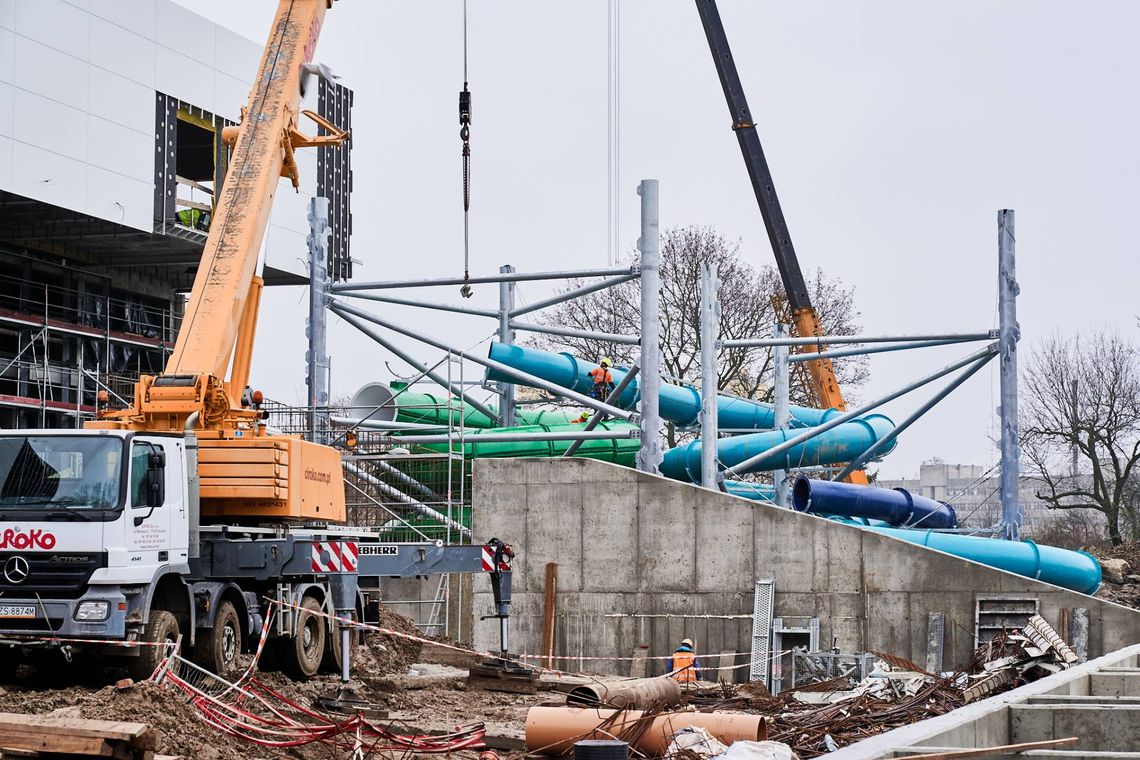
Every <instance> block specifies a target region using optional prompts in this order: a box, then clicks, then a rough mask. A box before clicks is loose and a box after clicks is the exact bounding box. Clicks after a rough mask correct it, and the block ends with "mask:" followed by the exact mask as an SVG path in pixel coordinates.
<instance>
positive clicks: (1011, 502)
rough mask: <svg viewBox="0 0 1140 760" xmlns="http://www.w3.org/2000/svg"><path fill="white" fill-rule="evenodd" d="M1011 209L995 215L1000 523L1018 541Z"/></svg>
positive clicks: (1018, 333) (1015, 288)
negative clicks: (999, 388) (999, 381)
mask: <svg viewBox="0 0 1140 760" xmlns="http://www.w3.org/2000/svg"><path fill="white" fill-rule="evenodd" d="M1013 221H1014V220H1013V210H1012V209H1002V210H1001V211H999V212H998V352H999V354H998V355H999V362H1000V365H999V366H1000V368H1001V372H1000V380H1001V408H1000V410H999V415H1000V418H1001V522H1002V537H1003V538H1006V539H1009V540H1010V541H1017V540H1019V539H1020V534H1021V521H1022V511H1021V504H1020V503H1019V501H1018V494H1017V486H1018V475H1019V474H1020V467H1019V460H1020V459H1021V449H1020V447H1019V446H1018V444H1017V341H1018V339H1019V338H1020V337H1021V328H1020V327H1019V326H1018V324H1017V294H1018V293H1019V292H1020V291H1021V288H1020V287H1019V286H1018V284H1017V270H1016V267H1015V256H1014V246H1015V244H1016V242H1017V238H1016V236H1015V234H1014V224H1013Z"/></svg>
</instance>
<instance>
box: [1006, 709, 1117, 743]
mask: <svg viewBox="0 0 1140 760" xmlns="http://www.w3.org/2000/svg"><path fill="white" fill-rule="evenodd" d="M1010 727H1011V730H1010V734H1011V736H1010V741H1012V742H1029V741H1039V740H1041V739H1062V738H1065V737H1067V736H1077V737H1080V741H1079V742H1078V743H1077V744H1076V745H1074V746H1073V747H1071V749H1083V750H1095V751H1098V752H1127V751H1129V750H1134V749H1136V748H1137V747H1140V706H1137V705H1118V704H1109V705H1010Z"/></svg>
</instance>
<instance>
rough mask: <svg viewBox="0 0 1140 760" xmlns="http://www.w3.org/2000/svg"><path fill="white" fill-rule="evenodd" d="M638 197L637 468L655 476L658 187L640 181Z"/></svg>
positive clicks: (658, 444)
mask: <svg viewBox="0 0 1140 760" xmlns="http://www.w3.org/2000/svg"><path fill="white" fill-rule="evenodd" d="M637 194H638V195H640V196H641V237H639V238H638V240H637V248H638V251H640V253H641V360H640V364H641V381H640V383H639V384H638V388H639V390H640V391H641V450H640V451H639V452H638V454H637V469H639V470H641V471H642V472H649V473H653V474H656V473H657V471H658V467H659V466H660V464H661V457H662V453H661V410H660V406H659V404H660V398H659V397H660V393H661V337H660V336H661V316H660V300H661V273H660V270H659V267H660V258H661V231H660V216H659V213H660V210H659V208H658V185H657V180H655V179H643V180H642V181H641V184H640V185H638V188H637Z"/></svg>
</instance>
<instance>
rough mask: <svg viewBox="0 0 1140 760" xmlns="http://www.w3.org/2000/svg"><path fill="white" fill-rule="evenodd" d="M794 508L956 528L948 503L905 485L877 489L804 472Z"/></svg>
mask: <svg viewBox="0 0 1140 760" xmlns="http://www.w3.org/2000/svg"><path fill="white" fill-rule="evenodd" d="M792 508H793V509H795V510H796V511H797V512H811V513H812V514H817V515H843V516H845V517H867V518H871V519H875V520H883V521H885V522H887V523H889V524H891V525H906V526H921V527H923V528H935V529H939V528H956V527H958V516H957V515H956V514H955V513H954V508H953V507H951V506H950V505H949V504H943V503H942V502H939V501H935V500H934V499H928V498H926V497H925V496H917V495H915V494H912V493H911V492H910V491H907V490H906V489H905V488H894V489H891V488H875V487H874V486H861V485H854V484H852V483H837V482H833V481H830V480H812V479H811V478H807V477H804V476H803V475H801V476H800V477H799V478H797V479H796V484H795V486H793V488H792Z"/></svg>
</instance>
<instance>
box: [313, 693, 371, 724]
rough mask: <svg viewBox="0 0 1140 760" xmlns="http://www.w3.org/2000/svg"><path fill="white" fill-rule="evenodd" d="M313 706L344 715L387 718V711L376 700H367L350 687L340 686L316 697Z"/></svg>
mask: <svg viewBox="0 0 1140 760" xmlns="http://www.w3.org/2000/svg"><path fill="white" fill-rule="evenodd" d="M313 707H315V708H317V709H318V710H323V711H324V712H332V713H341V714H344V715H357V714H359V715H363V716H364V717H365V718H387V717H388V711H387V710H385V709H384V708H383V706H382V705H380V704H378V703H376V702H369V701H368V700H366V699H364V698H362V697H361V696H360V695H359V694H357V693H356V692H355V691H353V690H352V689H350V688H348V687H346V686H342V687H340V688H339V689H337V690H336V691H334V692H333V693H332V694H328V695H325V696H323V697H317V698H316V699H314V700H313Z"/></svg>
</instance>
